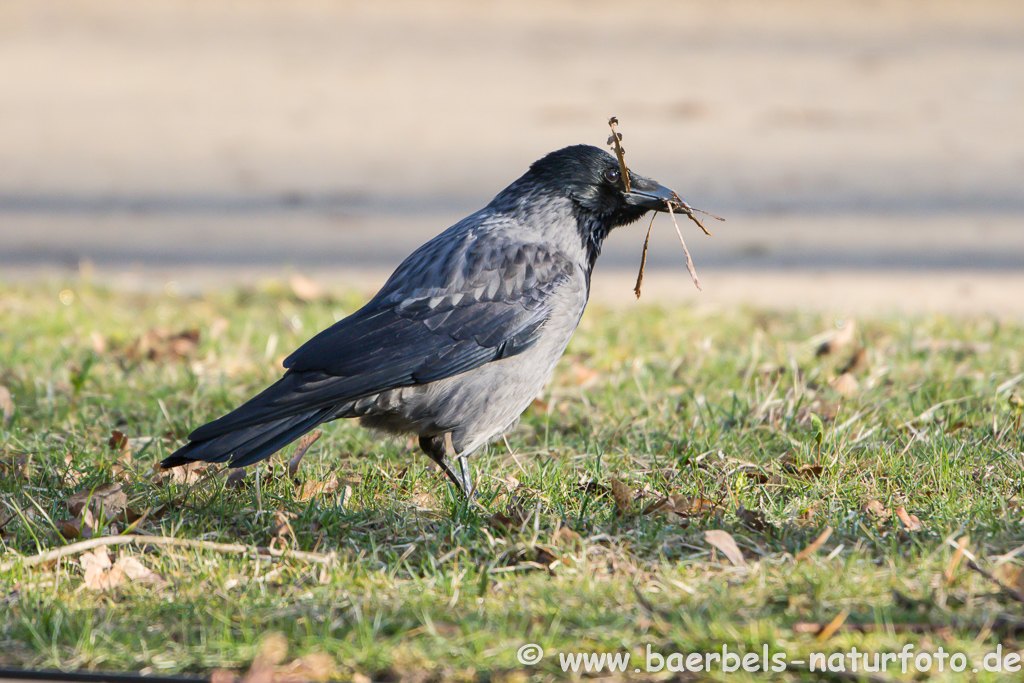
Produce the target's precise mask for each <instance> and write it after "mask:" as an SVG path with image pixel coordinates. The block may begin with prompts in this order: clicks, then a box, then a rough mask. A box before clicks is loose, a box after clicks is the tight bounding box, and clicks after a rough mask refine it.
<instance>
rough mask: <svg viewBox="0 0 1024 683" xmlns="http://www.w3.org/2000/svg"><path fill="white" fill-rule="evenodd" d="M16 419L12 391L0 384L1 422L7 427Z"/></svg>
mask: <svg viewBox="0 0 1024 683" xmlns="http://www.w3.org/2000/svg"><path fill="white" fill-rule="evenodd" d="M13 417H14V397H13V396H12V395H11V390H10V389H8V388H7V387H5V386H3V385H2V384H0V420H2V422H3V425H4V426H5V427H6V426H7V425H8V424H10V422H11V418H13Z"/></svg>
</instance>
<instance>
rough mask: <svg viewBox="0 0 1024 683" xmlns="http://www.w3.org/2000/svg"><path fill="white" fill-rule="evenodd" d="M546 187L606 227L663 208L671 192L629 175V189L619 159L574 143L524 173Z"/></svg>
mask: <svg viewBox="0 0 1024 683" xmlns="http://www.w3.org/2000/svg"><path fill="white" fill-rule="evenodd" d="M531 176H532V179H533V180H534V182H538V181H539V182H540V183H541V184H542V185H543V186H544V187H545V189H547V190H549V191H551V192H554V193H556V194H560V195H562V196H565V197H568V198H569V199H571V200H572V201H573V203H574V204H575V205H576V206H577V208H578V210H579V211H580V212H582V213H584V214H589V215H591V216H593V217H594V218H596V219H597V220H598V221H599V222H601V223H603V224H604V225H605V226H606V229H607V230H610V229H612V228H617V227H619V226H622V225H628V224H630V223H632V222H634V221H636V220H637V219H639V218H640V217H641V216H643V215H644V214H645V213H647V212H648V211H659V210H660V211H664V210H665V201H666V200H668V199H671V198H672V191H671V190H669V189H667V188H665V187H662V186H661V185H660V184H658V183H657V182H655V181H653V180H651V179H650V178H645V177H643V176H641V175H638V174H636V173H632V172H631V173H630V174H629V181H630V192H626V189H625V186H624V184H623V182H622V177H621V171H620V168H619V162H618V160H616V159H615V157H613V156H612V155H611V154H609V153H608V152H606V151H604V150H603V149H599V148H597V147H592V146H590V145H574V146H572V147H566V148H564V149H560V150H558V151H557V152H552V153H551V154H548V155H547V156H546V157H544V158H543V159H541V160H540V161H537V162H535V163H534V164H533V165H532V166H530V172H529V173H527V174H526V176H524V178H523V179H524V180H525V179H527V178H530V177H531Z"/></svg>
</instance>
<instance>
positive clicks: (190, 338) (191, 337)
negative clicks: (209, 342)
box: [121, 327, 199, 361]
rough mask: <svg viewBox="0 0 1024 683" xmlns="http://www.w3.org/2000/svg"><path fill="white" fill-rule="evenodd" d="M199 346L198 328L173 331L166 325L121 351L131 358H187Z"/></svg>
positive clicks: (157, 359) (145, 333) (156, 328)
mask: <svg viewBox="0 0 1024 683" xmlns="http://www.w3.org/2000/svg"><path fill="white" fill-rule="evenodd" d="M198 347H199V329H198V328H191V329H187V330H181V331H179V332H171V331H170V330H168V329H167V328H165V327H154V328H152V329H150V330H147V331H146V332H144V333H143V334H142V336H140V337H139V338H138V339H136V340H135V341H133V342H131V343H130V344H128V346H126V347H125V348H124V349H122V351H121V352H122V354H123V355H124V356H125V357H126V358H128V359H130V360H151V361H164V360H186V359H188V358H190V357H192V356H193V355H194V354H195V352H196V349H197V348H198Z"/></svg>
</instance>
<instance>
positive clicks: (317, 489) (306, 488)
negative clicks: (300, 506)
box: [296, 477, 340, 502]
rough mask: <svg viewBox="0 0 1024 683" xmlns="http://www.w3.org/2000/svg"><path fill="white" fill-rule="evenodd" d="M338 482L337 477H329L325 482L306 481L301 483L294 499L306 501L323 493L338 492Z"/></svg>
mask: <svg viewBox="0 0 1024 683" xmlns="http://www.w3.org/2000/svg"><path fill="white" fill-rule="evenodd" d="M339 484H340V482H339V481H338V478H337V477H331V478H330V479H328V480H326V481H306V482H303V483H302V487H301V488H300V489H299V493H298V495H296V498H297V499H298V500H300V501H303V502H304V501H307V500H309V499H310V498H313V497H314V496H319V495H321V494H324V493H334V492H335V491H337V490H338V486H339Z"/></svg>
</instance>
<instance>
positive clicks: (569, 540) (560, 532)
mask: <svg viewBox="0 0 1024 683" xmlns="http://www.w3.org/2000/svg"><path fill="white" fill-rule="evenodd" d="M551 545H561V546H570V547H572V548H574V549H577V550H578V549H579V548H580V546H581V545H583V537H582V536H580V535H579V534H578V533H576V532H575V531H573V530H572V529H571V528H570V527H569V525H568V524H562V525H561V526H560V527H558V528H557V529H555V531H554V533H552V534H551Z"/></svg>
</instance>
